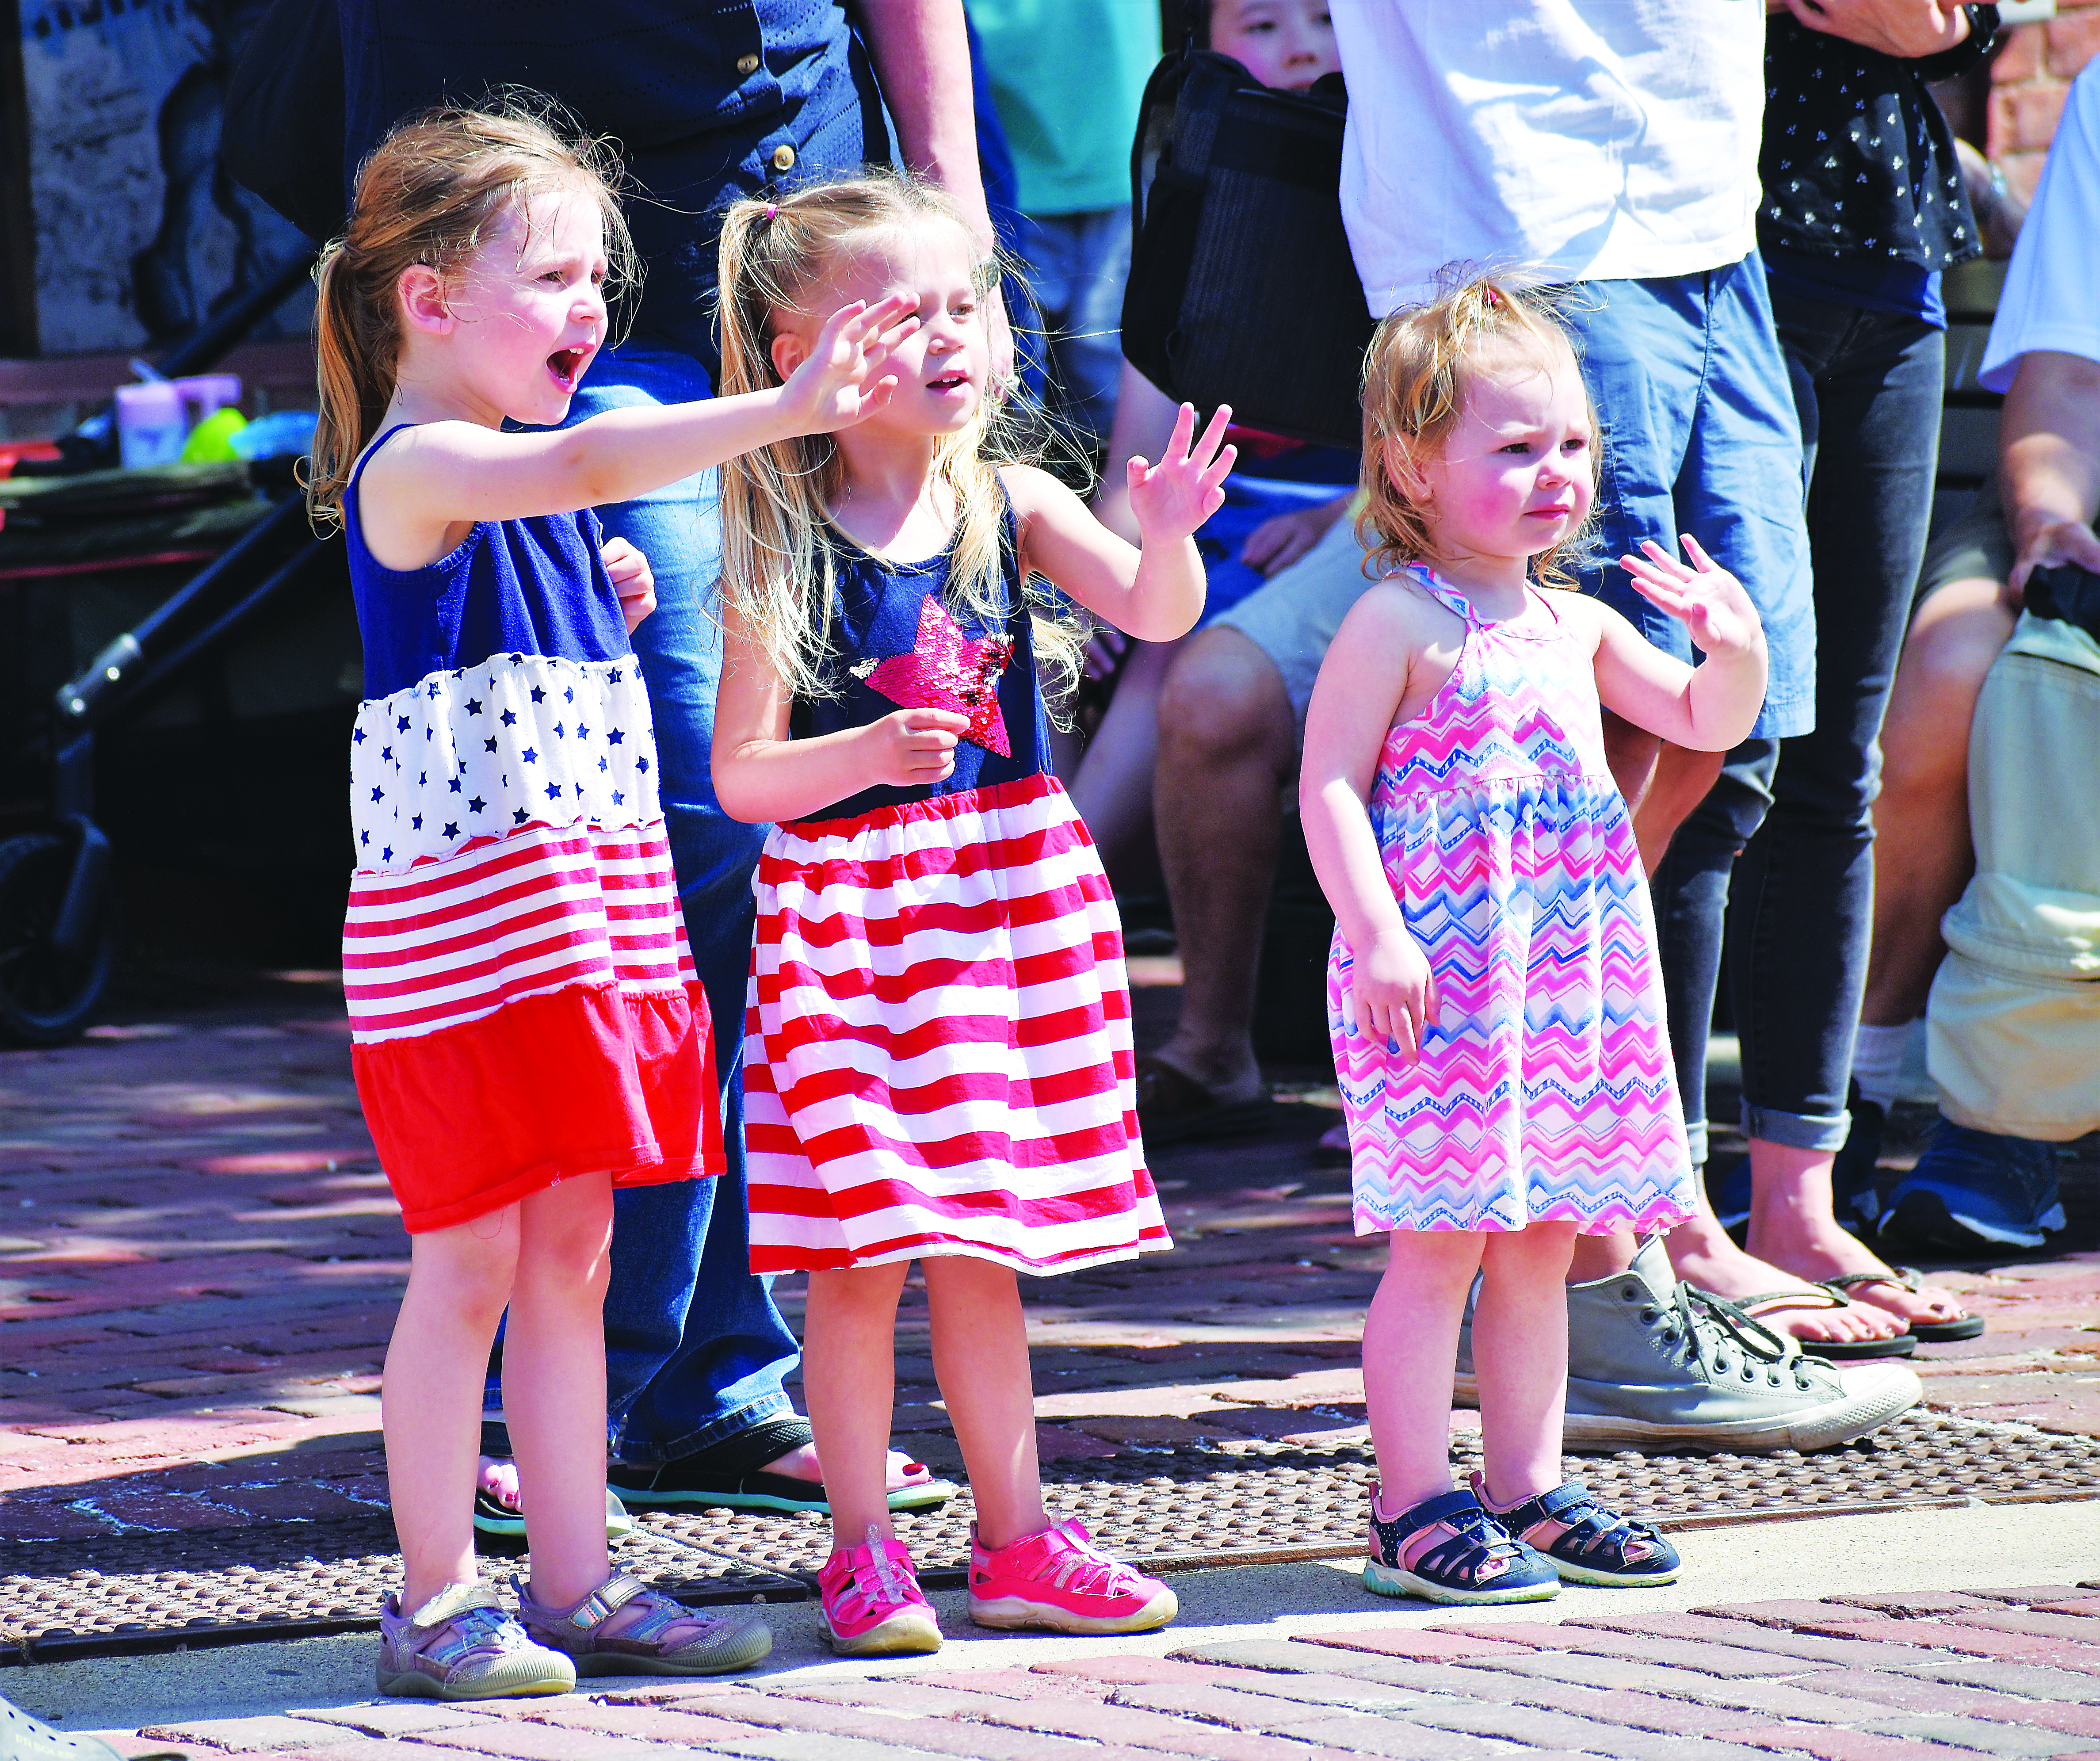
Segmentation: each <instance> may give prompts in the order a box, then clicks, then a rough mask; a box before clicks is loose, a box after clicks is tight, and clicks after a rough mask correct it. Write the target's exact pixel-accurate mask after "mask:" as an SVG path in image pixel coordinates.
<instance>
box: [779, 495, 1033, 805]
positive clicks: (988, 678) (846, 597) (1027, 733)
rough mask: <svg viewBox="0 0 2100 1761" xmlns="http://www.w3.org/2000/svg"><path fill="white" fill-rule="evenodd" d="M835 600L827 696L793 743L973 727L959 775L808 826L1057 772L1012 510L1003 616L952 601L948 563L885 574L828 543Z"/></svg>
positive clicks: (945, 555)
mask: <svg viewBox="0 0 2100 1761" xmlns="http://www.w3.org/2000/svg"><path fill="white" fill-rule="evenodd" d="M826 538H827V543H828V545H829V546H830V549H831V553H832V568H833V571H834V574H833V589H834V598H833V602H832V622H831V639H830V650H831V652H830V655H829V656H828V658H827V660H826V663H825V669H826V670H825V677H826V681H827V684H828V685H829V686H831V689H830V691H829V692H828V694H827V695H824V696H822V697H818V698H816V699H814V700H797V701H796V704H795V706H794V708H793V710H792V713H791V714H790V717H789V731H790V732H791V733H792V735H793V736H794V737H795V738H796V739H814V737H816V736H817V735H823V734H836V733H840V732H842V731H843V730H845V729H848V728H856V727H867V726H869V725H870V724H871V723H873V722H880V720H881V719H882V718H883V717H885V716H887V715H894V714H895V713H897V712H898V710H899V709H947V710H951V711H953V712H955V713H957V714H959V715H965V716H968V717H970V718H971V722H972V726H971V728H970V731H969V732H968V733H967V734H965V735H963V736H962V737H961V738H960V739H959V740H957V742H956V743H955V770H954V772H953V773H952V774H951V775H949V776H948V777H946V779H943V780H942V781H941V782H939V783H934V784H932V785H930V786H928V787H923V788H890V787H889V786H887V785H884V786H880V787H878V788H867V789H862V791H861V792H859V793H858V795H852V796H849V797H847V798H846V799H845V800H844V801H837V802H834V803H833V804H832V805H831V806H828V807H826V808H824V809H823V810H821V811H820V812H818V813H814V814H806V815H805V816H804V823H808V822H810V821H814V820H821V819H843V818H846V817H849V816H851V815H854V814H865V813H869V812H872V811H874V810H876V809H878V808H883V807H895V806H899V805H904V804H905V803H907V802H912V801H929V800H932V799H933V798H934V797H937V796H942V795H960V794H962V793H963V792H965V791H966V790H969V789H977V788H989V787H990V786H992V785H994V784H995V783H1012V782H1017V781H1018V780H1020V779H1021V778H1024V777H1032V776H1039V775H1043V773H1044V772H1046V771H1048V770H1049V769H1050V722H1049V717H1048V714H1047V713H1046V712H1045V711H1044V709H1043V693H1042V691H1041V690H1040V688H1039V686H1038V684H1037V682H1036V676H1035V641H1034V637H1033V633H1032V631H1031V629H1030V623H1029V616H1028V602H1027V598H1026V595H1025V594H1023V593H1022V591H1021V577H1020V566H1019V562H1018V558H1017V552H1016V543H1015V534H1014V530H1013V519H1012V512H1011V510H1009V511H1008V516H1007V524H1006V534H1005V538H1004V543H1003V544H1002V545H1001V547H1000V548H1001V552H1002V555H1003V558H1004V567H1003V568H1002V570H1001V572H1000V585H1001V588H1002V589H1003V595H1004V613H1003V616H1001V617H1000V618H999V620H996V621H990V622H987V621H983V620H977V619H974V618H972V617H969V616H968V615H967V614H965V613H963V612H961V611H959V610H958V609H957V608H956V607H955V604H954V602H953V601H952V600H951V598H949V596H948V594H947V592H946V589H947V585H948V565H949V557H950V553H949V552H948V551H946V550H943V551H942V553H941V554H939V555H938V556H937V557H933V558H929V559H928V560H927V561H925V562H924V563H888V562H885V561H883V560H882V559H881V558H879V557H873V556H870V555H869V554H867V552H866V551H865V550H862V549H860V548H859V547H858V546H857V545H854V544H852V543H851V542H850V541H848V540H847V539H845V537H844V536H842V535H840V534H839V533H837V532H829V533H827V535H826Z"/></svg>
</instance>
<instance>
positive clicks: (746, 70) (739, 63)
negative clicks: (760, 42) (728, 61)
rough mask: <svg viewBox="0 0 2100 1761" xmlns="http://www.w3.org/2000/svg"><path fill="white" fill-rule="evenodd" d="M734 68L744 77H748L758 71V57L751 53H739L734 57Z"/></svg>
mask: <svg viewBox="0 0 2100 1761" xmlns="http://www.w3.org/2000/svg"><path fill="white" fill-rule="evenodd" d="M736 70H737V72H738V73H741V74H742V75H743V77H745V78H746V79H749V78H750V77H751V76H752V74H754V73H757V71H758V57H757V55H739V56H738V57H737V58H736Z"/></svg>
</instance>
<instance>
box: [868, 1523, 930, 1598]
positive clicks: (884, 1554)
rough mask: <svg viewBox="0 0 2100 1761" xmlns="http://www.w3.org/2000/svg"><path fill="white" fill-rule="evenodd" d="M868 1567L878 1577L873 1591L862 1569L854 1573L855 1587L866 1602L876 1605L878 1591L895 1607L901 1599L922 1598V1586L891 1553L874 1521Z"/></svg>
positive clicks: (869, 1541) (870, 1530) (869, 1538)
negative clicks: (920, 1587) (919, 1590)
mask: <svg viewBox="0 0 2100 1761" xmlns="http://www.w3.org/2000/svg"><path fill="white" fill-rule="evenodd" d="M867 1553H868V1568H867V1569H868V1570H869V1572H870V1573H871V1574H872V1575H873V1577H874V1578H875V1592H871V1591H869V1589H868V1587H867V1584H866V1583H865V1582H862V1578H861V1573H859V1572H858V1571H856V1572H854V1588H855V1589H856V1590H858V1591H860V1594H861V1598H862V1600H863V1601H864V1602H866V1603H867V1604H868V1605H869V1606H870V1607H874V1606H876V1593H879V1594H880V1597H881V1600H882V1601H883V1602H885V1603H887V1604H889V1606H890V1607H892V1608H894V1607H896V1606H897V1604H898V1603H900V1602H911V1601H915V1600H918V1598H917V1596H916V1595H915V1593H914V1592H915V1590H916V1589H917V1585H916V1584H915V1582H914V1581H913V1579H912V1578H911V1573H910V1571H909V1569H907V1568H906V1567H903V1566H900V1565H898V1562H897V1561H896V1560H893V1559H892V1558H891V1557H890V1556H889V1548H888V1547H885V1546H884V1545H883V1539H882V1531H881V1530H880V1529H878V1528H876V1525H874V1524H873V1523H870V1524H869V1525H867Z"/></svg>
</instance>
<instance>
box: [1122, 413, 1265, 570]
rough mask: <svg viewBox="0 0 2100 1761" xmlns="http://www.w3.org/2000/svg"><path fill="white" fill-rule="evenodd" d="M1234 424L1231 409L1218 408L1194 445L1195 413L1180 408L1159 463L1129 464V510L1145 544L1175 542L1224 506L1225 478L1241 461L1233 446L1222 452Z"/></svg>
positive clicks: (1133, 460)
mask: <svg viewBox="0 0 2100 1761" xmlns="http://www.w3.org/2000/svg"><path fill="white" fill-rule="evenodd" d="M1232 419H1233V412H1232V407H1231V406H1230V405H1229V404H1220V405H1219V406H1218V413H1217V414H1216V415H1215V416H1213V417H1211V426H1209V427H1207V428H1206V429H1205V430H1203V435H1202V439H1199V440H1195V441H1194V442H1193V444H1191V440H1192V437H1193V435H1195V432H1196V408H1195V406H1194V405H1193V404H1183V405H1182V406H1181V408H1180V413H1179V414H1177V415H1176V417H1175V418H1174V432H1173V433H1172V434H1171V435H1169V436H1168V437H1167V448H1166V450H1165V451H1164V452H1162V454H1161V455H1160V459H1159V462H1158V464H1157V465H1148V464H1147V463H1146V462H1145V461H1144V460H1143V459H1141V458H1134V459H1132V461H1130V466H1129V471H1130V511H1131V514H1132V517H1133V518H1134V519H1136V521H1137V529H1138V532H1139V534H1140V536H1142V537H1143V538H1144V540H1145V542H1146V543H1147V544H1175V543H1178V542H1179V541H1180V540H1182V539H1184V538H1186V537H1188V536H1190V535H1191V534H1192V533H1193V532H1195V530H1196V528H1197V527H1199V526H1201V525H1202V523H1203V522H1204V521H1205V520H1207V519H1209V518H1210V517H1211V515H1212V514H1215V513H1216V512H1217V511H1218V510H1219V509H1220V507H1222V506H1223V505H1224V500H1225V491H1224V482H1225V479H1226V478H1227V477H1228V476H1229V475H1230V474H1231V472H1232V468H1233V461H1234V460H1235V459H1236V458H1237V457H1239V449H1238V448H1237V447H1224V449H1223V450H1222V451H1220V446H1221V444H1222V443H1223V442H1224V438H1225V429H1226V427H1227V426H1228V425H1229V423H1230V422H1231V421H1232Z"/></svg>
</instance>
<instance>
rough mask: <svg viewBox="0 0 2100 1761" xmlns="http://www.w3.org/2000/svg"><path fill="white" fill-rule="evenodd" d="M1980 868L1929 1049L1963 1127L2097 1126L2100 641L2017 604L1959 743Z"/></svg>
mask: <svg viewBox="0 0 2100 1761" xmlns="http://www.w3.org/2000/svg"><path fill="white" fill-rule="evenodd" d="M1969 814H1970V824H1971V828H1972V830H1973V832H1974V838H1975V844H1976V877H1975V879H1974V880H1973V881H1970V883H1969V888H1968V890H1967V891H1966V892H1965V893H1964V894H1962V895H1961V899H1960V900H1959V902H1958V903H1957V904H1956V905H1955V907H1954V908H1953V909H1952V911H1948V914H1947V916H1945V918H1943V920H1941V924H1940V930H1941V933H1943V935H1944V936H1945V937H1946V938H1947V947H1948V955H1947V958H1946V960H1944V961H1943V962H1942V964H1941V965H1940V968H1939V975H1938V977H1936V978H1935V979H1934V980H1933V984H1932V997H1931V1001H1930V1004H1928V1005H1927V1008H1926V1064H1927V1066H1928V1068H1930V1070H1931V1072H1932V1078H1933V1080H1934V1081H1935V1083H1936V1084H1939V1106H1940V1110H1941V1111H1942V1112H1943V1113H1944V1114H1946V1115H1947V1116H1948V1118H1949V1119H1952V1120H1953V1121H1954V1122H1955V1123H1957V1124H1961V1125H1969V1126H1973V1127H1974V1128H1976V1129H1978V1130H1979V1131H1987V1132H1996V1133H1998V1134H2000V1135H2001V1136H2013V1137H2039V1138H2043V1139H2046V1140H2049V1141H2058V1142H2060V1141H2063V1140H2064V1139H2067V1138H2071V1137H2077V1136H2082V1135H2083V1134H2084V1133H2085V1132H2089V1131H2093V1130H2100V642H2094V641H2093V638H2091V637H2090V636H2089V635H2087V634H2086V633H2085V631H2083V630H2081V629H2079V628H2077V627H2076V625H2070V624H2065V623H2062V622H2060V621H2058V620H2055V619H2054V618H2037V617H2033V616H2028V615H2027V614H2024V613H2023V614H2022V616H2021V618H2020V620H2019V624H2018V627H2017V628H2016V629H2014V632H2013V639H2012V640H2011V642H2009V643H2007V644H2006V646H2005V651H2004V652H2003V653H2002V654H2001V655H1999V656H1998V658H1997V660H1996V662H1995V663H1994V664H1992V668H1991V671H1990V674H1989V676H1988V677H1987V678H1986V679H1985V680H1984V682H1983V695H1981V697H1979V699H1978V700H1977V704H1976V720H1975V722H1974V726H1973V727H1972V728H1971V730H1970V738H1969Z"/></svg>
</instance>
